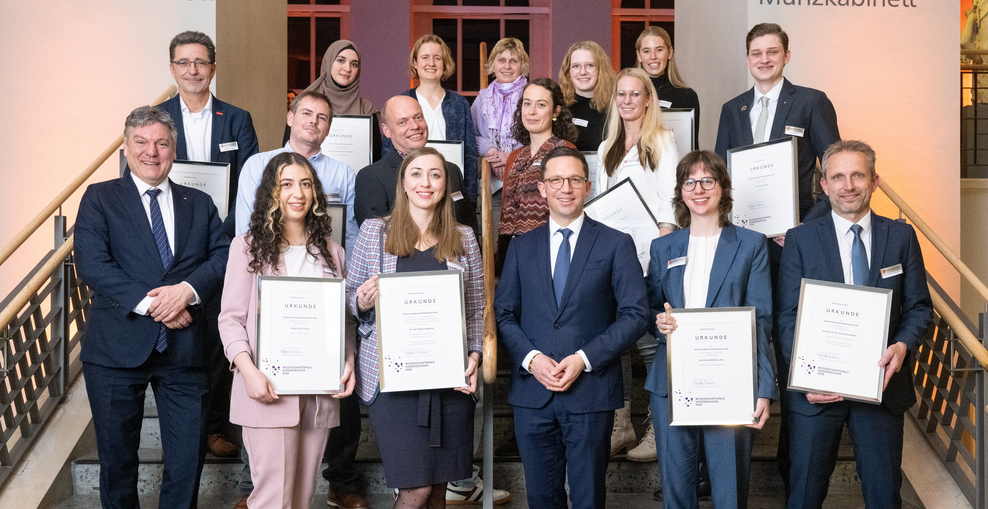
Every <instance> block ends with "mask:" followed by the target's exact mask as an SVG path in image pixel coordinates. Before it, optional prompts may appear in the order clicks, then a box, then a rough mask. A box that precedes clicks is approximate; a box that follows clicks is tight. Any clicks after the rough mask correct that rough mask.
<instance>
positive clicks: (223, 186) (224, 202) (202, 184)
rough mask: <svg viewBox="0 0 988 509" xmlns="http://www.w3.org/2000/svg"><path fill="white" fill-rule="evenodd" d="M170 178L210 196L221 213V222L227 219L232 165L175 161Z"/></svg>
mask: <svg viewBox="0 0 988 509" xmlns="http://www.w3.org/2000/svg"><path fill="white" fill-rule="evenodd" d="M168 178H169V179H170V180H171V181H172V182H174V183H176V184H179V185H183V186H187V187H191V188H193V189H198V190H200V191H202V192H204V193H206V194H208V195H209V197H210V198H212V199H213V205H216V210H217V211H218V212H219V213H220V220H223V219H226V214H227V212H228V207H227V206H228V205H229V203H230V163H203V162H199V161H175V163H174V164H172V171H171V173H169V174H168Z"/></svg>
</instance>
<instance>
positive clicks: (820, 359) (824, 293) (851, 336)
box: [789, 279, 892, 404]
mask: <svg viewBox="0 0 988 509" xmlns="http://www.w3.org/2000/svg"><path fill="white" fill-rule="evenodd" d="M891 312H892V290H891V289H886V288H873V287H870V286H854V285H846V284H843V283H831V282H828V281H816V280H813V279H803V282H802V285H801V286H800V289H799V307H798V308H797V310H796V331H795V335H794V336H793V346H792V357H791V359H792V361H791V362H790V365H789V390H793V391H799V392H816V393H820V394H832V395H835V396H842V397H844V399H852V400H855V401H862V402H865V403H875V404H879V403H881V402H882V384H883V382H884V378H885V370H884V369H882V368H881V367H879V365H878V360H879V359H881V357H882V354H884V353H885V349H886V348H887V345H888V334H889V315H890V313H891Z"/></svg>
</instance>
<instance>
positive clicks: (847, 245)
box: [830, 211, 871, 285]
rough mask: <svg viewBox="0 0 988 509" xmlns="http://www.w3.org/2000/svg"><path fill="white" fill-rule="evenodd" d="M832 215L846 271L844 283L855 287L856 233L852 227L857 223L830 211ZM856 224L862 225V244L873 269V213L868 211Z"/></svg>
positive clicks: (864, 282) (838, 246)
mask: <svg viewBox="0 0 988 509" xmlns="http://www.w3.org/2000/svg"><path fill="white" fill-rule="evenodd" d="M830 215H831V217H833V218H834V229H835V230H836V232H837V248H838V249H839V250H840V266H841V269H843V270H844V283H845V284H849V285H853V284H854V283H855V281H854V272H853V271H852V270H851V246H852V245H853V243H854V232H852V231H851V226H853V225H854V224H855V223H852V222H850V221H848V220H847V219H844V218H843V217H841V216H839V215H837V212H834V211H830ZM856 224H859V225H861V242H864V247H865V254H867V255H868V267H871V211H868V213H867V214H865V216H864V217H862V218H861V220H860V221H858V222H857V223H856ZM866 283H867V281H862V282H861V283H860V284H862V285H863V284H866Z"/></svg>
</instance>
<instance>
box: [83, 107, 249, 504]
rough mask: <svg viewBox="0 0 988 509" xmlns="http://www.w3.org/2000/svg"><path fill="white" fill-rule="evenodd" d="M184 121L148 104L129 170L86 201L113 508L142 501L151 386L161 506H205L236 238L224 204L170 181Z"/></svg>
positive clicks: (128, 134) (87, 370)
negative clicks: (213, 379)
mask: <svg viewBox="0 0 988 509" xmlns="http://www.w3.org/2000/svg"><path fill="white" fill-rule="evenodd" d="M175 137H176V132H175V125H174V124H173V123H172V119H171V117H170V116H169V115H168V113H167V112H165V111H164V110H162V109H161V108H158V107H148V106H142V107H140V108H137V109H136V110H134V111H133V112H132V113H131V114H130V116H128V117H127V121H126V123H125V129H124V139H125V140H126V145H125V152H126V155H127V165H128V168H129V170H128V171H126V172H125V173H124V175H123V176H122V177H121V178H119V179H114V180H110V181H107V182H101V183H99V184H93V185H91V186H89V188H88V189H87V190H86V193H85V195H83V197H82V201H81V203H80V204H79V215H78V218H77V219H76V224H75V254H76V267H77V269H78V271H79V276H80V277H82V279H83V280H84V281H85V282H86V284H88V285H89V287H90V288H91V289H92V290H93V297H92V302H91V304H90V314H89V320H88V321H87V330H86V335H85V337H84V338H83V340H82V355H81V359H82V362H83V373H84V374H85V377H86V388H87V392H88V394H89V403H90V406H91V407H92V413H93V422H94V424H95V427H96V446H97V450H98V452H99V461H100V500H101V501H102V504H103V507H104V508H127V509H132V508H137V507H138V499H137V467H138V456H137V450H138V446H139V443H140V436H141V421H142V418H143V416H144V397H145V391H146V390H147V386H148V384H151V388H152V390H153V391H154V395H155V400H156V402H157V406H158V419H159V422H160V423H161V440H162V447H163V449H164V455H163V461H164V479H163V480H162V485H161V495H160V497H159V506H160V507H183V508H184V507H195V505H196V498H197V492H198V490H199V473H200V472H201V471H202V460H203V455H204V452H205V445H204V444H205V440H204V438H205V433H204V431H205V423H206V410H207V408H206V403H207V395H206V389H207V380H206V370H205V368H204V366H205V364H204V361H205V357H206V347H205V345H204V341H203V337H204V335H205V329H206V320H205V318H204V313H203V309H202V306H201V304H202V303H203V302H205V301H207V300H209V298H210V297H212V296H213V295H214V294H215V292H216V291H217V289H218V288H219V286H220V284H221V283H222V281H223V275H224V271H225V269H226V257H227V252H228V250H229V244H230V243H229V240H228V239H227V238H226V236H224V235H223V232H222V230H221V225H220V219H219V216H218V214H217V211H216V207H215V206H214V205H213V202H212V199H210V197H209V196H207V195H206V194H205V193H202V192H200V191H198V190H195V189H190V188H187V187H184V186H180V185H177V184H172V183H170V182H169V180H168V172H169V171H170V170H171V167H172V162H173V161H174V160H175Z"/></svg>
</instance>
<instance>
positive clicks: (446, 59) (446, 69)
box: [408, 34, 456, 80]
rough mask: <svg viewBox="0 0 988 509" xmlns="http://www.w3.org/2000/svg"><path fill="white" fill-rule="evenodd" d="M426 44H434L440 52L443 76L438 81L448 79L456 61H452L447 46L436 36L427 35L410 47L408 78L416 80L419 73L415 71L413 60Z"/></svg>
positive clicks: (454, 70)
mask: <svg viewBox="0 0 988 509" xmlns="http://www.w3.org/2000/svg"><path fill="white" fill-rule="evenodd" d="M427 42H432V43H436V44H438V45H439V48H440V49H441V50H442V54H443V75H442V77H441V78H440V80H446V79H449V77H450V76H452V75H453V73H454V72H456V61H454V60H453V54H452V52H451V51H449V46H447V45H446V43H445V42H444V41H443V39H442V38H441V37H439V36H438V35H433V34H428V35H423V36H422V37H419V40H417V41H415V45H414V46H412V53H411V54H410V55H409V56H408V76H409V77H410V78H412V79H413V80H414V79H418V77H419V73H418V71H416V70H415V60H416V59H418V57H419V49H420V48H421V47H422V45H423V44H425V43H427Z"/></svg>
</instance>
